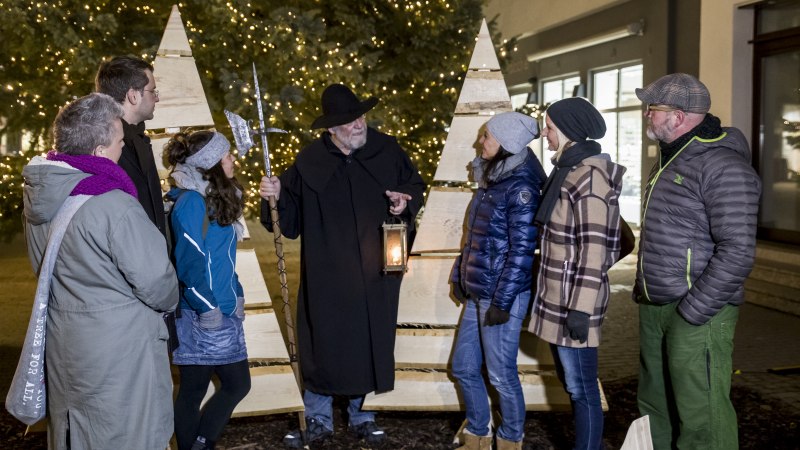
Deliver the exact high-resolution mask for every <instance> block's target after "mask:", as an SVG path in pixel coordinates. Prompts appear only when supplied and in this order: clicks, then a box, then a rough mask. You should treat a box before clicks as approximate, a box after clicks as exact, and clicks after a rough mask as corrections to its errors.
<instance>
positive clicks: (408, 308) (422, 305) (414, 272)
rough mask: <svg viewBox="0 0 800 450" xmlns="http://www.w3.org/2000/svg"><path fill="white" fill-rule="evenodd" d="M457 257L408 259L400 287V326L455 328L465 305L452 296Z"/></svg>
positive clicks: (413, 257) (398, 316)
mask: <svg viewBox="0 0 800 450" xmlns="http://www.w3.org/2000/svg"><path fill="white" fill-rule="evenodd" d="M454 262H455V257H435V258H434V257H430V258H428V257H419V256H412V257H411V258H409V260H408V272H407V273H406V274H405V276H404V277H403V283H402V284H401V285H400V306H399V308H398V313H397V323H400V324H431V325H450V326H455V325H456V324H457V323H458V318H459V317H460V316H461V306H460V305H458V304H457V303H456V300H455V298H452V297H451V296H450V290H451V288H450V281H449V280H450V271H451V270H452V268H453V263H454Z"/></svg>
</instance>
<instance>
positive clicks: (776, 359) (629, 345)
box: [0, 223, 800, 449]
mask: <svg viewBox="0 0 800 450" xmlns="http://www.w3.org/2000/svg"><path fill="white" fill-rule="evenodd" d="M250 231H251V234H252V235H253V236H252V240H251V241H250V242H249V243H248V244H249V245H252V246H253V247H255V248H256V250H257V252H258V255H259V259H260V262H261V265H262V271H263V272H264V274H265V278H266V281H267V285H268V288H269V291H270V293H271V294H272V296H273V300H274V301H276V302H279V296H280V289H279V285H278V282H277V277H276V276H274V272H275V266H276V265H275V256H274V254H273V253H274V247H272V242H271V236H269V235H267V233H266V232H264V231H263V228H261V227H259V226H257V225H256V224H253V223H250ZM249 245H248V246H249ZM285 246H286V248H285V251H286V254H287V266H288V268H289V286H290V292H292V293H294V292H296V286H297V280H296V277H297V266H298V250H299V245H298V244H297V243H296V242H292V241H286V242H285ZM634 272H635V257H628V258H626V259H625V260H623V261H621V262H620V263H618V264H617V265H616V266H615V267H614V269H613V270H612V272H611V274H610V276H611V280H612V301H611V304H610V306H609V311H608V315H607V318H606V322H605V324H604V326H603V343H602V345H601V347H600V379H601V381H602V382H603V384H604V386H606V395H607V396H608V397H610V398H611V399H612V400H614V402H613V403H614V405H615V406H616V407H617V408H618V409H617V411H616V412H614V413H612V412H610V414H609V418H613V416H614V414H615V413H616V414H618V413H619V411H620V410H619V408H620V407H622V408H623V409H624V411H625V414H626V415H628V414H630V415H635V406H634V403H633V402H635V386H634V383H633V382H632V380H635V377H636V375H637V371H638V312H637V307H636V305H635V304H634V303H633V302H632V301H631V300H630V290H631V285H632V282H633V277H634ZM34 289H35V280H34V278H33V276H32V274H31V270H30V265H29V264H28V262H27V258H26V257H25V254H24V245H23V244H22V242H21V240H18V241H15V242H13V243H11V244H3V243H0V310H1V311H3V314H0V394H2V397H3V398H4V397H5V392H6V389H7V387H8V382H9V381H10V377H11V373H12V372H13V370H14V367H15V366H16V360H17V358H18V355H19V347H20V345H21V342H22V336H23V335H24V331H25V328H26V327H27V319H28V316H29V315H30V304H31V303H30V302H31V299H32V297H33V290H34ZM799 343H800V317H798V316H793V315H789V314H785V313H781V312H778V311H774V310H770V309H766V308H762V307H759V306H754V305H749V304H746V305H744V306H743V307H742V309H741V313H740V318H739V323H738V326H737V330H736V336H735V350H734V368H735V369H736V370H737V372H736V374H735V375H734V376H733V380H734V386H735V387H743V388H746V389H748V390H751V391H754V392H756V393H757V394H759V395H760V396H762V397H763V398H764V401H759V400H758V399H756V400H755V401H753V402H750V403H746V404H747V405H748V407H746V408H743V409H747V411H744V410H740V411H739V415H740V418H741V419H740V421H741V425H742V426H743V428H742V433H745V434H748V435H752V436H759V435H762V434H769V433H773V434H775V433H776V432H775V431H774V430H773V431H771V432H770V431H769V430H767V429H766V425H763V426H761V428H752V427H751V428H745V426H746V425H749V423H750V422H752V421H753V420H755V419H753V417H752V416H753V415H756V416H759V418H761V419H763V418H764V417H762V416H767V417H770V416H769V414H768V411H767V409H772V406H770V405H769V404H767V403H768V402H771V404H775V403H777V404H779V406H780V411H784V413H783V414H789V415H790V416H791V417H798V416H800V373H794V374H786V375H780V374H776V373H770V372H769V369H775V368H782V367H791V366H800V345H798V344H799ZM620 396H622V397H624V398H623V399H622V400H620V399H619V397H620ZM628 397H630V398H628ZM745 400H747V399H741V400H740V404H745V403H743V402H744V401H745ZM553 414H554V413H548V414H535V415H532V417H533V418H534V421H533V422H531V423H532V425H531V427H530V428H532V429H531V430H530V431H528V430H527V428H528V427H527V426H526V433H530V434H531V437H532V438H536V436H535V435H534V433H535V432H536V431H535V429H536V428H537V427H539V426H540V425H541V424H540V423H539V422H538V421H540V420H548V421H552V422H553V424H551V425H549V428H548V425H547V424H545V426H544V427H545V429H552V430H551V433H550V434H551V435H552V436H556V437H559V436H560V439H562V440H564V439H565V438H564V436H568V433H569V432H570V431H571V430H570V426H569V422H570V420H569V418H568V417H565V416H561V415H553ZM745 415H749V416H750V417H745ZM412 416H413V417H409V416H408V415H403V414H399V415H398V417H397V418H396V419H397V420H396V421H397V425H396V426H395V427H394V428H395V429H396V428H397V427H402V426H404V424H405V426H407V425H408V422H409V421H410V420H412V419H413V418H414V417H416V415H412ZM426 417H427V416H426ZM437 417H438V416H437ZM444 417H445V419H444V420H440V419H437V420H439V422H436V421H434V424H435V425H436V426H435V427H434V428H435V430H438V429H439V428H441V427H445V428H447V427H446V425H447V424H448V423H449V422H448V420H449V421H450V422H454V423H458V422H459V421H460V419H461V416H460V414H457V415H453V416H452V417H451V416H450V415H445V416H444ZM387 420H389V417H387ZM765 420H766V421H768V422H769V421H770V420H771V419H765ZM254 421H257V422H258V423H259V425H257V426H256V425H254V426H253V428H254V429H258V430H259V431H258V433H261V434H262V435H263V436H266V437H264V438H261V437H259V436H260V435H259V434H257V433H255V432H249V433H248V432H238V431H235V430H239V429H246V427H247V426H248V421H247V420H246V419H238V420H237V421H235V423H232V424H231V433H230V435H231V436H234V435H241V436H243V438H242V439H245V438H246V439H248V440H249V442H251V443H252V442H254V441H255V442H269V444H266V445H264V446H262V445H258V446H253V444H246V445H245V444H244V443H239V445H236V444H234V443H233V442H229V443H227V445H226V447H227V448H274V445H273V444H274V443H276V438H275V436H280V434H281V433H283V432H285V431H286V429H288V427H289V426H290V425H291V422H292V421H293V418H292V417H291V416H281V415H279V416H277V417H271V418H261V419H254ZM261 421H265V422H266V424H269V423H273V422H274V423H273V428H272V429H267V428H265V427H264V422H261ZM746 421H747V423H745V422H746ZM621 422H624V423H629V420H627V419H626V420H623V421H621ZM773 422H774V421H773ZM789 422H791V423H787V424H786V425H785V426H786V427H789V429H792V428H796V427H797V422H796V421H794V420H790V421H789ZM12 423H13V419H12ZM442 423H444V425H441V424H442ZM0 424H3V422H1V421H0ZM6 424H7V422H6ZM6 424H3V426H4V427H5V426H7V425H6ZM387 425H391V422H390V423H387ZM534 425H535V426H534ZM608 425H611V423H609V424H608ZM623 425H624V424H623V423H621V424H619V426H618V427H617V428H619V430H616V434H615V435H613V436H610V437H609V436H607V437H609V438H610V439H611V438H613V439H612V440H611V442H613V443H618V442H621V437H618V436H617V435H619V434H620V433H622V435H624V428H622V426H623ZM237 426H239V427H245V428H237ZM560 427H563V428H560ZM753 429H755V430H758V431H751V430H753ZM15 430H16V429H14V430H12V429H10V428H9V430H0V431H3V432H4V433H5V432H6V431H7V432H8V434H9V435H11V434H15V433H17V431H15ZM553 430H554V431H553ZM607 431H608V434H609V435H610V434H611V433H612V431H614V430H612V429H611V427H609V430H607ZM434 432H435V433H441V431H434ZM4 433H0V434H4ZM565 433H566V434H565ZM777 434H780V433H779V432H777ZM796 434H797V433H796V430H795V432H794V435H796ZM775 438H776V440H777V442H778V445H777V446H776V445H775V444H774V443H773V444H772V445H771V446H769V448H772V449H777V448H781V449H782V448H800V444H798V445H797V446H795V447H793V444H791V442H786V441H785V438H781V437H780V436H776V437H775ZM35 439H37V442H38V445H36V444H34V445H33V447H32V446H31V441H25V442H28V443H27V444H22V443H21V444H20V446H15V445H11V444H10V443H9V442H6V445H8V447H6V445H4V444H3V442H2V440H0V448H34V447H35V448H41V447H40V446H42V445H43V437H37V438H35ZM433 442H435V441H431V443H433ZM559 442H560V441H558V442H556V441H551V442H550V444H547V445H544V444H543V445H542V446H537V445H533V446H529V447H530V448H561V447H562V445H559ZM564 442H567V441H564ZM335 445H336V444H334V447H326V448H336V447H335ZM781 445H785V446H781ZM403 448H416V447H415V446H413V445H412V446H411V447H403ZM419 448H421V447H419ZM431 448H436V447H435V446H432V447H431ZM526 448H527V447H526ZM742 448H765V447H764V446H762V445H750V446H749V447H744V446H743V447H742Z"/></svg>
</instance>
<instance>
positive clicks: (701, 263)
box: [633, 128, 761, 325]
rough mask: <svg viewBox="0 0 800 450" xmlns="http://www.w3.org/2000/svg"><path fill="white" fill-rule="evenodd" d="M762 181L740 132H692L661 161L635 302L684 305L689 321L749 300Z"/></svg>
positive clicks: (648, 195)
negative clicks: (694, 134)
mask: <svg viewBox="0 0 800 450" xmlns="http://www.w3.org/2000/svg"><path fill="white" fill-rule="evenodd" d="M760 195H761V180H760V179H759V178H758V175H757V174H756V172H755V170H753V167H752V166H751V165H750V149H749V147H748V145H747V141H746V140H745V138H744V136H743V135H742V133H741V131H739V130H737V129H735V128H725V129H724V133H723V134H722V135H721V136H719V137H718V138H716V139H700V138H699V137H694V138H693V139H692V140H691V141H689V143H688V144H687V145H686V146H684V147H683V148H682V149H681V150H680V151H678V153H677V154H676V155H675V156H674V157H673V158H672V159H671V160H670V161H668V162H667V163H666V165H664V167H660V164H656V166H655V167H654V168H653V171H652V172H651V174H650V179H649V181H648V183H647V187H646V190H645V194H644V204H643V208H642V211H643V215H642V231H641V239H640V242H639V263H638V270H637V271H636V285H635V286H634V291H633V296H634V300H636V301H638V302H642V303H647V302H650V303H655V304H666V303H672V302H680V304H679V305H678V311H679V313H680V314H681V316H683V318H684V319H686V320H687V321H688V322H689V323H691V324H694V325H702V324H704V323H706V322H708V321H709V320H710V319H711V318H712V317H713V316H714V315H715V314H716V313H717V312H719V310H720V309H722V307H723V306H725V305H727V304H729V303H730V304H733V305H740V304H742V303H744V280H745V279H746V278H747V276H748V275H749V274H750V270H751V269H752V267H753V260H754V258H755V244H756V223H757V215H758V204H759V196H760Z"/></svg>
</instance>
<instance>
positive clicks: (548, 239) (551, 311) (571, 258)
mask: <svg viewBox="0 0 800 450" xmlns="http://www.w3.org/2000/svg"><path fill="white" fill-rule="evenodd" d="M545 123H546V127H545V128H544V130H543V131H542V136H543V137H544V138H545V139H546V140H547V145H548V148H549V149H550V150H552V151H555V155H554V156H553V158H552V161H553V165H554V167H553V171H552V172H551V173H550V176H549V177H548V179H547V181H546V182H545V186H544V188H543V190H542V202H541V205H540V206H539V210H538V211H537V213H536V217H535V219H534V221H535V222H536V223H537V224H538V225H539V226H540V227H541V243H540V249H541V250H540V251H541V257H542V264H541V266H540V268H539V273H538V275H537V282H536V286H537V290H536V294H535V296H534V298H533V308H532V312H531V323H530V326H529V328H528V330H529V331H530V332H532V333H534V334H536V335H537V336H538V337H539V338H540V339H542V340H544V341H547V342H549V343H550V349H551V351H552V353H553V359H554V361H555V363H556V370H557V373H558V376H559V379H560V380H561V382H562V383H563V384H564V387H565V389H566V391H567V393H569V395H570V400H571V402H572V410H573V414H574V419H575V441H576V442H575V447H574V448H575V449H581V450H584V449H585V450H595V449H601V448H603V411H602V406H601V402H600V390H599V388H598V385H597V347H598V345H599V344H600V325H601V324H602V322H603V317H604V316H605V312H606V308H607V306H608V299H609V297H610V292H609V283H608V274H607V272H608V269H609V268H610V267H611V265H612V264H614V262H616V261H617V258H618V256H619V253H620V215H619V204H618V199H619V194H620V191H621V189H622V175H623V173H625V168H624V167H622V166H620V165H618V164H615V163H613V162H611V158H610V157H609V155H607V154H602V153H601V148H600V144H599V143H597V142H595V141H594V140H593V139H600V138H602V137H603V136H604V135H605V132H606V124H605V121H604V120H603V117H602V116H601V115H600V112H599V111H597V109H595V107H594V106H593V105H592V104H591V103H589V101H587V100H585V99H583V98H577V97H575V98H567V99H564V100H560V101H557V102H555V103H553V104H552V105H550V108H548V110H547V117H546V119H545Z"/></svg>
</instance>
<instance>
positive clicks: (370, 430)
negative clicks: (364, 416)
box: [350, 421, 386, 445]
mask: <svg viewBox="0 0 800 450" xmlns="http://www.w3.org/2000/svg"><path fill="white" fill-rule="evenodd" d="M350 432H351V433H353V434H355V435H356V436H358V438H359V439H364V440H365V441H366V442H367V444H370V445H380V444H382V443H383V441H385V440H386V433H385V432H384V431H383V430H381V429H380V428H378V425H376V424H375V422H372V421H369V422H364V423H360V424H358V425H356V426H351V427H350Z"/></svg>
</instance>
